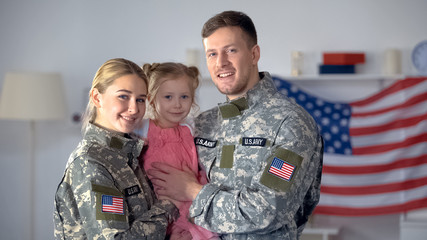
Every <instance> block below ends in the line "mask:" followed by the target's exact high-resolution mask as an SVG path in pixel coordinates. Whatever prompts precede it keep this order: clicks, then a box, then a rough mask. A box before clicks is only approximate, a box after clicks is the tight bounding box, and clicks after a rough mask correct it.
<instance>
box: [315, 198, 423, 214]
mask: <svg viewBox="0 0 427 240" xmlns="http://www.w3.org/2000/svg"><path fill="white" fill-rule="evenodd" d="M425 206H427V197H425V198H422V199H417V200H413V201H408V202H405V203H401V204H396V205H389V206H375V207H369V208H351V207H337V206H327V205H323V206H317V207H316V208H315V209H314V213H315V214H327V215H337V216H354V217H356V216H374V215H382V214H393V213H401V212H406V211H411V210H414V209H419V208H425Z"/></svg>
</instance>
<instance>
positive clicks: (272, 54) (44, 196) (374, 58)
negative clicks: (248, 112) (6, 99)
mask: <svg viewBox="0 0 427 240" xmlns="http://www.w3.org/2000/svg"><path fill="white" fill-rule="evenodd" d="M229 9H233V10H241V11H244V12H246V13H247V14H248V15H249V16H251V17H252V19H253V20H254V22H255V25H256V27H257V30H258V34H259V45H260V46H261V56H262V57H261V61H260V69H261V70H267V71H270V72H271V73H272V74H275V75H280V76H288V75H289V74H290V52H291V51H292V50H300V51H303V52H304V54H305V58H304V69H303V71H304V74H309V75H313V74H316V72H317V64H319V63H320V61H321V53H322V52H323V51H333V50H349V51H350V50H352V51H364V52H365V53H366V58H367V63H366V64H364V65H363V66H360V68H359V69H358V70H359V72H360V73H363V74H374V75H375V74H380V73H381V64H382V53H383V51H384V50H385V49H386V48H390V47H395V48H399V49H401V50H402V54H403V57H402V59H403V62H402V67H403V71H404V73H405V74H415V71H414V69H413V67H412V65H411V62H410V50H411V48H413V46H414V45H415V44H416V43H418V42H419V41H421V40H424V39H427V28H426V27H425V23H427V14H425V13H426V10H427V1H425V0H375V1H372V0H359V1H349V0H348V1H347V0H324V1H316V0H303V1H291V0H270V1H263V2H261V1H258V0H235V1H228V0H218V1H198V0H183V1H166V0H164V1H155V0H144V1H141V0H127V1H114V0H91V1H87V0H73V1H57V0H38V1H31V0H14V1H1V2H0V76H1V77H0V86H1V84H2V83H3V78H4V75H5V73H6V72H7V71H18V70H25V71H57V72H60V73H61V74H62V77H63V79H64V81H65V88H66V99H67V101H68V113H69V118H68V119H67V121H64V122H45V123H43V122H42V123H37V125H36V135H37V145H36V156H35V164H36V165H35V172H36V182H35V186H36V188H35V189H36V190H35V191H36V196H35V206H37V208H36V218H37V222H36V225H35V229H36V232H35V239H43V240H45V239H53V236H52V231H53V230H52V229H53V225H52V209H53V196H54V193H55V190H56V186H57V183H58V182H59V181H60V178H61V175H62V171H63V169H64V166H65V162H66V160H67V158H68V155H69V154H70V152H71V151H72V150H73V148H74V147H75V146H76V144H77V142H78V141H79V139H80V129H79V126H78V125H76V124H73V123H72V122H71V115H72V114H73V113H76V112H81V111H82V110H83V107H84V105H85V104H86V102H85V101H86V98H85V94H86V93H85V91H86V89H87V88H88V87H89V86H90V84H91V80H92V77H93V75H94V73H95V72H96V70H97V68H98V67H99V66H100V65H101V64H102V63H103V62H105V61H106V60H107V59H109V58H113V57H125V58H128V59H131V60H133V61H135V62H136V63H138V64H142V63H145V62H154V61H156V62H162V61H181V62H184V61H185V53H186V49H188V48H196V49H200V50H202V43H201V37H200V30H201V28H202V25H203V23H204V22H205V21H206V20H207V19H208V18H209V17H211V16H213V15H214V14H216V13H218V12H220V11H223V10H229ZM201 66H202V68H201V70H202V73H203V75H204V76H205V77H206V76H207V70H206V67H204V62H202V64H201ZM353 84H354V83H353ZM306 85H308V86H305V87H307V88H312V89H313V88H314V86H317V87H321V86H319V85H320V84H316V85H315V84H314V83H313V84H306ZM334 85H336V84H335V83H334ZM357 85H360V86H362V87H361V88H359V89H358V91H356V92H353V93H354V95H351V96H345V97H349V98H352V97H353V98H356V97H360V96H362V95H366V94H369V93H371V92H373V91H376V90H377V85H375V84H372V83H368V81H364V83H360V84H359V83H357ZM327 86H328V85H323V88H322V91H327V90H328V87H327ZM339 86H340V88H341V90H343V91H346V90H347V91H348V87H346V86H347V85H346V84H341V85H339ZM199 95H200V96H199V98H198V100H199V104H200V106H201V108H202V109H207V108H208V107H211V106H214V105H215V103H216V102H219V101H222V99H223V97H222V96H220V95H219V94H217V92H216V91H215V89H214V87H213V86H212V85H210V84H209V83H204V84H203V85H202V88H201V89H200V92H199ZM29 104H31V103H29ZM29 144H30V143H29V124H28V123H26V122H13V121H6V120H0V191H1V196H2V204H1V205H0V213H1V216H0V224H1V225H0V238H1V239H17V240H18V239H19V240H21V239H30V236H29V229H30V227H29V212H30V210H29V206H30V205H29V202H28V201H29V199H31V198H30V197H31V196H30V194H29V192H30V190H29V189H30V186H31V183H30V182H29V181H30V179H29V177H28V176H29V171H30V169H28V167H27V166H28V162H29V158H30V156H29V149H30V148H29ZM321 219H322V220H321V224H329V225H335V226H336V225H341V226H343V228H342V231H341V233H340V236H339V238H337V239H346V240H352V239H398V237H399V231H398V227H399V226H398V219H399V216H398V215H392V216H379V217H372V218H357V219H355V218H334V217H322V218H321ZM382 232H385V233H386V235H384V234H381V233H382ZM361 236H363V237H361Z"/></svg>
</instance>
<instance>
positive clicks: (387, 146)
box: [353, 133, 427, 155]
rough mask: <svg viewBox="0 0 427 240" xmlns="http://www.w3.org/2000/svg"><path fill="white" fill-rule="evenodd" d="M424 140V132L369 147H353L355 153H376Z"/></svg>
mask: <svg viewBox="0 0 427 240" xmlns="http://www.w3.org/2000/svg"><path fill="white" fill-rule="evenodd" d="M422 142H427V133H423V134H420V135H417V136H413V137H408V138H406V139H405V140H404V141H401V142H395V143H389V144H380V145H373V146H368V147H353V154H354V155H363V154H376V153H382V152H388V151H391V150H395V149H398V148H405V147H409V146H412V145H415V144H418V143H422Z"/></svg>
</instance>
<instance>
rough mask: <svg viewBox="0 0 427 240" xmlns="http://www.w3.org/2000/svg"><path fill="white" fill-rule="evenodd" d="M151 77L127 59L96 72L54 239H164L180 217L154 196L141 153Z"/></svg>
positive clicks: (60, 194) (58, 201) (61, 190)
mask: <svg viewBox="0 0 427 240" xmlns="http://www.w3.org/2000/svg"><path fill="white" fill-rule="evenodd" d="M146 96H147V78H146V76H145V74H144V73H143V71H142V69H141V68H140V67H139V66H138V65H136V64H135V63H133V62H131V61H129V60H126V59H111V60H109V61H107V62H106V63H104V64H103V65H102V66H101V67H100V68H99V70H98V71H97V73H96V75H95V78H94V80H93V83H92V88H91V90H90V100H89V103H88V107H87V109H86V113H85V117H84V120H83V128H82V131H83V140H82V141H81V142H80V143H79V145H78V146H77V148H76V149H75V150H74V151H73V153H72V154H71V156H70V158H69V160H68V162H67V165H66V169H65V173H64V176H63V178H62V180H61V182H60V184H59V186H58V189H57V192H56V196H55V210H54V223H55V238H56V239H164V238H165V235H166V228H167V225H168V223H170V222H171V221H172V220H174V219H176V218H177V215H178V211H177V208H176V207H175V206H174V204H173V203H172V202H171V201H169V200H167V199H166V198H163V199H162V200H158V199H156V197H155V195H154V193H153V190H152V188H151V185H150V184H149V182H148V180H147V178H146V175H145V173H143V172H142V171H141V169H140V168H139V166H138V160H137V157H138V155H139V154H140V152H141V149H142V146H143V141H142V140H141V139H138V138H136V137H135V136H134V135H133V134H131V133H132V132H133V130H134V129H135V128H136V127H137V126H138V125H139V124H140V122H141V119H142V117H143V116H144V113H145V100H146Z"/></svg>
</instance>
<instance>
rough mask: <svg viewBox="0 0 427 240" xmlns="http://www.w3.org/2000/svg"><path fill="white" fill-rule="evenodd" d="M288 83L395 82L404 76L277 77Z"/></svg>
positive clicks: (326, 75)
mask: <svg viewBox="0 0 427 240" xmlns="http://www.w3.org/2000/svg"><path fill="white" fill-rule="evenodd" d="M279 77H280V78H282V79H286V80H289V81H372V80H381V81H388V80H397V79H401V78H404V75H393V76H386V75H368V74H321V75H301V76H284V77H283V76H279Z"/></svg>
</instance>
